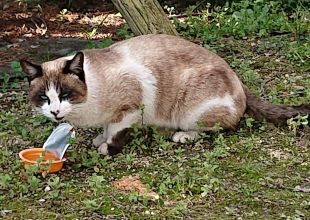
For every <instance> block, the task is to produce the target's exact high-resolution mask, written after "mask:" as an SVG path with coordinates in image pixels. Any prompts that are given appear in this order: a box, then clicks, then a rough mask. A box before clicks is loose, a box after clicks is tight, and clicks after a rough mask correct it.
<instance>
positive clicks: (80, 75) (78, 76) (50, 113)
mask: <svg viewBox="0 0 310 220" xmlns="http://www.w3.org/2000/svg"><path fill="white" fill-rule="evenodd" d="M53 62H54V63H51V62H47V63H44V64H43V65H42V66H38V65H35V64H32V63H30V62H28V61H25V60H22V61H21V66H22V68H23V71H24V72H25V73H26V74H27V76H28V80H29V83H30V89H29V98H30V100H31V103H32V104H33V105H34V106H35V107H36V109H37V110H38V111H39V112H40V113H42V114H44V115H45V116H47V117H49V118H51V119H52V120H54V121H60V120H62V119H63V118H65V117H66V116H68V115H69V114H70V113H71V112H72V110H73V109H74V108H75V105H76V104H79V103H83V102H85V101H86V96H87V86H86V83H85V74H84V70H83V62H84V55H83V53H81V52H80V53H77V54H76V55H75V56H74V57H73V59H71V60H61V61H59V63H55V61H53Z"/></svg>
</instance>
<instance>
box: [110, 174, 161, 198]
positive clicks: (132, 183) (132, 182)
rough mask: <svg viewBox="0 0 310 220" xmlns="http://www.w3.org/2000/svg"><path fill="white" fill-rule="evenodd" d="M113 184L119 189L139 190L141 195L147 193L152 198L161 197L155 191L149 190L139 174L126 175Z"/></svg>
mask: <svg viewBox="0 0 310 220" xmlns="http://www.w3.org/2000/svg"><path fill="white" fill-rule="evenodd" d="M112 184H113V186H114V187H115V188H117V189H119V190H123V191H129V192H137V193H138V194H139V195H142V196H145V195H146V196H148V197H150V198H151V199H152V200H157V199H159V195H158V194H157V193H155V192H154V191H151V190H148V189H147V188H146V187H145V185H144V184H143V183H142V182H141V181H140V179H139V177H138V176H124V177H123V178H121V179H120V180H117V181H114V182H113V183H112Z"/></svg>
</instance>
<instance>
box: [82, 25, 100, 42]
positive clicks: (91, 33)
mask: <svg viewBox="0 0 310 220" xmlns="http://www.w3.org/2000/svg"><path fill="white" fill-rule="evenodd" d="M96 34H97V28H96V27H94V28H93V29H92V30H91V31H87V32H85V35H86V38H87V39H88V40H91V39H93V38H94V37H95V36H96Z"/></svg>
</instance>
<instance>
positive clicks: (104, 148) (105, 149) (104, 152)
mask: <svg viewBox="0 0 310 220" xmlns="http://www.w3.org/2000/svg"><path fill="white" fill-rule="evenodd" d="M108 148H109V145H108V144H107V143H103V144H101V145H100V146H99V147H98V153H99V154H102V155H105V156H106V155H109V150H108Z"/></svg>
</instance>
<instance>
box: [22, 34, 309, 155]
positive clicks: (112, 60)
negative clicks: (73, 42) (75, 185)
mask: <svg viewBox="0 0 310 220" xmlns="http://www.w3.org/2000/svg"><path fill="white" fill-rule="evenodd" d="M20 64H21V67H22V69H23V71H24V72H25V73H26V74H27V77H28V80H29V83H30V86H29V98H30V101H31V103H32V104H33V105H34V106H35V108H36V109H37V110H38V111H39V112H41V113H43V114H44V115H46V116H47V117H49V118H51V119H52V120H54V121H62V120H67V121H69V122H70V123H72V124H73V125H75V126H79V127H101V128H104V132H103V134H99V135H98V137H97V138H95V139H94V140H93V144H94V145H95V146H97V147H99V148H98V151H99V153H102V154H105V155H106V154H110V155H113V154H116V153H119V152H121V151H122V146H123V145H124V144H125V143H126V141H127V140H128V138H129V137H130V135H129V133H130V132H131V129H130V127H131V126H132V125H133V124H134V123H137V122H139V121H141V119H142V114H141V107H142V106H143V122H144V123H145V124H150V125H155V126H158V127H164V128H170V129H175V130H176V132H175V133H174V135H173V136H172V140H173V141H174V142H181V143H185V142H186V141H187V140H195V139H196V138H197V135H198V131H199V130H201V129H202V130H203V131H212V130H213V129H214V125H215V124H217V123H219V124H220V126H221V127H223V128H225V129H234V128H235V127H236V126H237V125H238V123H239V121H240V118H241V117H242V116H243V115H244V114H245V113H248V114H249V115H251V116H252V117H254V118H255V119H257V120H262V119H266V120H267V121H270V122H273V123H276V124H278V123H283V122H286V120H287V119H288V118H290V117H293V116H295V115H297V114H299V113H300V114H310V104H307V105H301V106H295V107H290V106H282V105H281V106H280V105H273V104H271V103H268V102H266V101H264V100H262V99H260V98H257V97H256V96H255V95H254V94H253V93H252V92H251V91H250V90H249V89H248V88H247V87H246V86H245V85H244V84H243V83H242V82H241V80H240V79H239V78H238V76H237V75H236V74H235V72H234V71H233V70H232V69H231V68H230V67H229V65H228V64H227V63H226V62H225V61H224V60H223V59H222V58H220V57H219V56H217V55H216V54H214V53H212V52H210V51H208V50H207V49H205V48H203V47H201V46H199V45H197V44H194V43H192V42H189V41H187V40H185V39H182V38H181V37H176V36H170V35H164V34H150V35H143V36H138V37H135V38H132V39H128V40H124V41H121V42H118V43H115V44H113V45H111V46H110V47H108V48H104V49H90V50H83V51H80V52H77V53H76V54H75V55H74V56H68V57H62V58H59V59H56V60H53V61H49V62H44V63H42V64H41V65H37V64H33V63H31V62H28V61H26V60H21V61H20ZM197 123H199V124H200V126H199V128H198V126H197ZM201 125H202V128H201Z"/></svg>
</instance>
